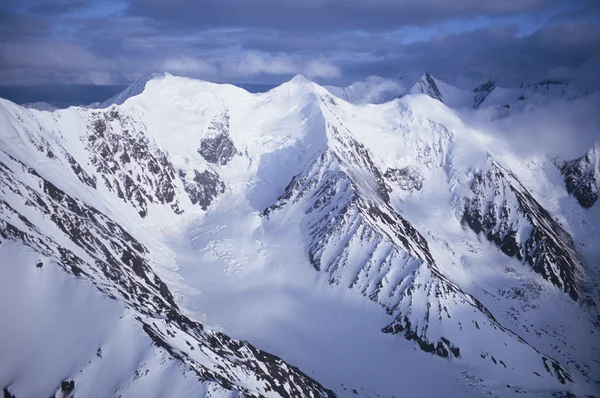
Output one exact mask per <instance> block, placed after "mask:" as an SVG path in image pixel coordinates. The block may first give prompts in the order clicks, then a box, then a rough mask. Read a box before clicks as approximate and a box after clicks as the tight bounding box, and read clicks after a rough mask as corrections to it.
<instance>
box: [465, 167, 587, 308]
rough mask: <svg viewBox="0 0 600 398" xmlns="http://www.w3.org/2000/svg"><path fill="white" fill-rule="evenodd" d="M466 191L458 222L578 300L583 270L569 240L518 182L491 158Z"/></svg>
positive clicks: (556, 223)
mask: <svg viewBox="0 0 600 398" xmlns="http://www.w3.org/2000/svg"><path fill="white" fill-rule="evenodd" d="M471 190H472V196H471V197H468V198H466V200H465V209H464V213H463V222H464V223H465V224H466V225H468V226H469V227H470V228H471V229H472V230H473V231H474V232H475V233H483V234H484V235H485V236H486V238H487V239H488V240H490V241H492V242H494V244H496V245H497V246H498V247H499V248H500V250H502V252H503V253H505V254H506V255H507V256H511V257H512V256H516V257H517V258H518V259H519V260H520V261H524V262H527V263H528V264H529V265H530V266H531V267H532V268H533V270H534V271H535V272H537V273H539V274H541V275H542V276H543V277H544V278H545V279H547V280H549V281H550V282H552V283H553V284H554V285H556V286H557V287H559V288H560V289H562V290H564V291H565V292H566V293H568V294H569V296H570V297H571V298H572V299H573V300H577V298H578V297H579V290H580V286H579V285H580V283H581V280H582V279H583V270H582V266H581V263H580V259H579V256H578V254H577V252H576V250H575V245H574V242H573V239H572V238H571V236H570V235H569V234H568V233H567V232H566V231H565V230H564V229H563V228H562V227H561V226H560V225H559V223H558V222H557V221H556V220H555V219H554V218H553V217H552V216H551V215H550V214H549V213H548V212H547V211H546V210H545V209H544V208H543V207H542V206H541V205H540V204H539V203H538V202H537V201H536V200H535V199H534V198H533V196H532V195H531V193H530V192H529V191H527V189H526V188H525V187H524V186H523V185H522V184H521V183H520V182H519V180H518V179H517V177H516V176H515V175H514V174H513V173H511V172H510V171H509V170H506V168H504V167H502V166H501V165H500V164H499V163H497V162H496V161H494V160H493V159H492V160H490V168H489V170H488V171H479V172H477V173H475V175H474V178H473V182H472V184H471Z"/></svg>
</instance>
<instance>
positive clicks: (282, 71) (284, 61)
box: [224, 51, 298, 76]
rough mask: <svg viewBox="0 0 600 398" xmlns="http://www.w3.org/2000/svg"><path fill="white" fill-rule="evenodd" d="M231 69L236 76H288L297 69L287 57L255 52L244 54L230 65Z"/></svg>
mask: <svg viewBox="0 0 600 398" xmlns="http://www.w3.org/2000/svg"><path fill="white" fill-rule="evenodd" d="M224 69H228V68H224ZM231 69H232V70H233V72H235V73H236V74H239V75H243V76H252V75H259V74H267V75H289V74H295V73H297V72H298V67H297V66H296V65H295V64H294V62H293V61H292V59H291V58H290V57H288V56H287V55H274V56H273V55H265V54H261V53H258V52H255V51H252V52H248V53H246V54H245V56H244V57H243V58H242V59H240V60H239V61H238V62H236V63H235V64H234V65H232V67H231Z"/></svg>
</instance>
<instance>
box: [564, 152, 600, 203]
mask: <svg viewBox="0 0 600 398" xmlns="http://www.w3.org/2000/svg"><path fill="white" fill-rule="evenodd" d="M598 148H599V147H598V146H595V147H593V148H592V149H590V150H589V152H588V153H586V154H585V155H584V156H582V157H580V158H577V159H574V160H570V161H566V162H563V163H562V165H559V168H560V171H561V173H562V175H563V176H564V179H565V184H566V186H567V191H568V192H569V193H570V194H571V195H573V196H574V197H575V199H577V201H578V202H579V204H580V205H581V206H582V207H585V208H587V209H589V208H590V207H592V206H593V205H594V204H595V203H596V201H597V200H598V196H599V195H600V166H599V164H600V149H598Z"/></svg>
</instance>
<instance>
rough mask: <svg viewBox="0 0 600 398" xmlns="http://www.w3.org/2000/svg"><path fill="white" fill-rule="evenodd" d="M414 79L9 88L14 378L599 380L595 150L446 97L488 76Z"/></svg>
mask: <svg viewBox="0 0 600 398" xmlns="http://www.w3.org/2000/svg"><path fill="white" fill-rule="evenodd" d="M374 87H375V88H374ZM409 87H411V88H410V89H408V88H406V87H404V86H401V85H400V84H398V85H396V86H390V85H388V84H387V83H386V82H385V81H384V80H383V79H375V78H373V79H370V80H368V81H367V82H366V83H365V84H363V85H361V84H357V85H353V86H350V88H331V87H328V88H323V87H320V86H318V85H316V84H314V83H312V82H310V81H308V80H307V79H305V78H303V77H302V76H297V77H295V78H294V79H292V80H291V81H290V82H287V83H285V84H283V85H281V86H279V87H276V88H274V89H272V90H270V91H268V92H266V93H262V94H250V93H248V92H246V91H245V90H243V89H240V88H238V87H235V86H230V85H218V84H212V83H207V82H203V81H198V80H191V79H186V78H179V77H173V76H171V75H151V76H149V77H148V78H145V79H143V80H141V81H138V82H136V83H135V84H134V85H132V86H131V87H130V88H129V89H127V90H126V91H125V92H123V93H122V94H120V95H117V96H116V97H114V98H113V99H111V100H109V101H108V102H106V103H104V104H102V105H101V106H100V107H98V108H83V107H71V108H68V109H64V110H55V111H53V112H47V111H39V110H36V109H31V108H24V107H20V106H18V105H15V104H13V103H11V102H9V101H5V100H0V181H1V182H2V183H1V184H0V239H1V242H0V252H1V258H3V261H2V266H1V267H0V273H1V275H2V277H1V278H0V291H1V293H0V294H1V295H2V300H0V310H1V312H0V316H1V318H2V319H0V387H2V388H4V394H5V395H6V396H16V397H34V396H40V395H45V396H50V395H53V394H54V395H55V396H71V395H73V394H75V395H76V396H123V397H126V396H132V397H133V396H157V397H158V396H165V395H170V396H202V397H204V396H205V397H217V396H219V397H220V396H222V397H234V396H247V397H263V396H265V397H269V396H273V397H275V396H283V397H332V396H340V397H346V396H348V397H351V396H352V397H353V396H361V397H399V396H404V395H408V396H442V395H444V396H448V395H450V396H469V395H473V396H476V395H479V394H491V395H493V396H513V395H514V394H516V393H526V394H529V395H536V394H537V395H539V396H548V395H552V394H567V393H569V392H573V393H576V394H597V393H598V391H599V389H600V366H599V365H598V363H599V361H600V345H599V343H598V339H597V338H596V335H597V334H598V333H600V329H599V327H600V318H599V317H598V310H597V304H598V297H599V286H598V281H599V278H598V274H599V271H600V270H599V268H598V260H599V259H600V253H598V249H597V248H596V246H597V245H594V244H593V242H595V241H597V239H598V237H600V231H599V230H598V228H600V227H599V225H600V223H598V221H600V210H599V209H598V205H597V203H594V202H595V201H594V202H591V204H590V202H589V201H584V202H583V203H582V205H584V203H585V204H586V205H585V206H584V207H585V209H584V208H582V207H581V206H579V204H578V203H577V201H575V199H573V200H570V196H569V194H570V193H572V194H573V195H574V196H575V198H577V200H579V202H581V199H580V196H581V195H583V197H584V198H589V197H590V195H592V196H593V193H591V194H590V193H588V191H590V192H591V191H593V189H596V188H597V184H596V185H593V182H596V183H597V177H598V157H597V156H596V155H594V154H597V150H596V152H593V151H590V153H591V155H590V153H588V154H587V155H586V156H584V157H583V158H581V159H576V160H573V161H571V162H565V163H564V164H563V163H558V161H555V163H556V164H558V167H560V170H559V168H558V167H556V166H555V165H554V164H555V163H553V162H552V161H550V162H547V161H546V160H547V159H549V158H548V157H547V156H546V155H543V157H537V158H536V157H533V158H527V159H524V158H523V157H522V156H520V155H518V154H517V153H513V152H512V151H511V150H510V148H509V147H508V146H507V145H505V144H504V141H503V137H498V136H495V135H494V136H492V135H490V134H487V133H486V132H485V131H480V130H479V129H476V128H474V127H473V126H471V125H470V124H469V123H468V121H467V120H464V119H463V117H462V116H461V115H462V113H460V112H456V111H455V110H453V109H452V107H464V106H468V107H473V108H479V109H481V108H482V107H483V106H484V105H485V104H486V102H487V101H488V100H489V101H490V103H491V100H490V98H492V97H493V96H494V95H495V93H496V94H497V90H499V88H498V87H496V84H495V82H494V81H490V82H488V83H486V84H484V85H482V86H480V87H479V88H477V89H475V90H474V91H472V92H468V91H465V90H460V89H458V88H456V87H453V86H451V85H447V84H445V83H443V82H441V81H439V80H437V79H436V78H434V77H432V76H431V75H429V74H425V75H424V76H423V77H421V78H420V79H418V80H417V82H416V83H414V84H412V85H410V86H409ZM377 90H378V91H377ZM375 92H377V93H378V94H377V95H374V94H373V93H375ZM400 93H401V94H400ZM422 94H426V95H422ZM512 94H514V93H512V92H511V96H512ZM506 98H508V97H507V96H502V99H503V100H504V99H506ZM511 98H512V97H511ZM518 98H519V97H518V96H517V97H516V98H514V99H513V100H512V101H513V102H510V103H509V104H515V103H518V102H519V100H518ZM577 98H579V97H577ZM572 99H573V98H571V97H569V98H565V100H572ZM366 103H369V104H367V105H365V104H366ZM534 105H535V106H543V103H535V104H533V103H532V104H531V106H534ZM490 106H491V105H490ZM473 112H476V111H473ZM540 156H541V155H540ZM594 156H595V157H594ZM594 167H595V169H594ZM594 170H595V172H596V174H594ZM561 173H562V175H561ZM590 173H591V174H590ZM590 175H591V177H590ZM594 176H595V177H596V179H595V180H594ZM556 177H558V178H556ZM563 178H564V180H563ZM582 179H585V181H582ZM594 187H595V188H594ZM594 192H595V194H596V196H595V197H596V198H597V194H598V192H597V189H596V191H594ZM559 197H560V198H564V200H561V201H554V200H553V199H554V198H559ZM587 204H589V206H587ZM65 352H66V353H67V354H65ZM32 363H35V364H36V365H35V366H31V364H32ZM47 369H51V370H47ZM432 379H434V380H435V382H434V383H433V382H431V380H432Z"/></svg>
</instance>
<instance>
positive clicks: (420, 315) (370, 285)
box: [264, 101, 571, 383]
mask: <svg viewBox="0 0 600 398" xmlns="http://www.w3.org/2000/svg"><path fill="white" fill-rule="evenodd" d="M323 104H324V106H325V107H327V101H323ZM328 135H329V137H330V148H331V149H330V150H328V151H327V152H325V153H324V154H322V155H321V156H320V157H319V158H318V159H317V160H316V161H315V162H314V163H313V165H312V166H311V167H310V169H309V171H307V172H306V173H305V174H303V175H300V176H296V177H294V179H293V180H292V181H291V183H290V184H289V185H288V187H287V189H286V192H285V193H284V194H283V195H282V196H281V197H280V198H279V200H278V201H277V203H276V204H275V205H273V206H271V207H269V208H267V209H266V210H265V212H264V214H265V215H266V216H268V217H269V218H271V219H274V220H273V221H272V222H281V221H280V219H294V218H296V217H297V216H295V214H304V216H303V217H302V225H303V227H302V228H305V229H306V230H307V233H306V235H308V236H309V237H310V238H309V240H308V242H307V246H308V256H309V258H310V261H311V263H312V264H313V266H314V267H315V269H316V270H318V271H322V272H325V273H327V274H328V275H329V277H328V278H329V283H330V284H334V285H340V284H341V285H344V286H347V287H348V288H350V289H356V290H359V291H360V293H361V294H362V295H363V296H365V297H368V298H369V299H371V300H373V301H375V302H377V303H378V304H380V305H381V306H382V307H383V308H384V309H385V311H386V312H387V313H388V314H390V315H392V316H393V317H395V318H396V321H394V322H393V323H392V324H390V325H389V326H387V327H385V328H384V329H383V331H384V332H386V333H392V334H398V333H402V334H403V335H404V337H405V338H406V339H407V340H414V341H416V342H417V343H418V347H419V348H420V349H421V350H423V351H425V352H428V353H433V354H436V355H438V356H441V357H444V358H456V359H464V360H467V361H474V360H475V361H481V360H482V359H483V360H484V361H485V360H486V358H488V357H489V358H493V363H494V364H499V365H500V366H503V367H504V368H505V369H506V368H507V367H510V368H511V369H515V368H517V367H518V366H519V365H518V364H516V363H513V362H512V361H511V360H509V359H508V358H506V357H505V356H503V355H502V354H501V351H502V350H500V351H495V350H492V351H488V350H490V347H483V346H477V345H475V344H474V343H473V340H472V339H473V334H478V333H481V334H483V335H486V336H490V335H495V336H496V337H494V339H496V340H498V341H503V342H504V344H505V347H508V346H510V347H511V349H513V347H514V346H515V345H516V346H519V345H524V346H525V347H526V348H521V349H519V350H521V352H523V351H525V352H528V353H529V354H528V355H529V357H528V358H529V359H528V366H529V367H531V366H533V367H534V368H535V369H536V371H535V372H534V373H530V375H531V377H536V376H535V374H538V375H540V374H546V375H549V376H550V377H556V378H557V380H559V381H560V382H561V383H566V382H568V381H570V380H571V377H570V375H569V373H568V371H566V370H565V369H564V368H563V367H562V366H561V365H560V364H559V363H558V362H556V361H554V360H552V359H550V358H548V357H547V356H544V355H542V354H540V353H539V351H537V350H535V349H533V348H532V347H530V346H528V345H527V343H525V342H524V341H523V340H522V339H521V338H520V337H518V336H516V335H515V334H514V333H513V332H511V331H509V330H506V329H505V328H503V327H502V326H501V325H499V324H498V322H497V320H496V319H495V318H494V316H493V315H492V314H491V313H490V312H489V310H487V309H486V308H485V307H484V306H483V305H482V304H481V303H480V302H479V301H478V300H477V299H475V298H474V297H472V296H470V295H468V294H465V293H464V292H463V291H461V289H460V288H459V287H458V286H457V285H455V284H454V283H452V282H451V281H449V280H448V279H447V278H446V277H445V276H444V275H443V274H442V273H441V272H440V270H439V269H438V267H437V265H436V263H435V260H434V259H433V257H432V254H431V252H430V251H429V248H428V245H427V241H426V240H425V239H424V238H423V236H422V235H421V234H419V232H417V231H416V230H415V229H414V227H413V226H412V225H411V224H410V223H409V222H408V221H406V220H405V219H403V218H402V217H401V216H400V215H399V214H397V213H396V212H395V211H394V210H393V208H392V205H391V203H390V197H389V193H388V192H389V191H390V190H389V188H388V187H387V184H386V183H385V181H384V180H383V177H382V175H381V173H380V172H379V170H378V169H377V168H376V166H375V165H374V164H373V161H372V160H371V158H370V155H369V153H368V151H367V150H366V149H365V148H364V147H363V146H362V145H361V144H360V143H358V142H356V141H355V140H354V139H353V138H352V137H351V133H350V131H348V130H346V129H345V127H343V126H342V125H340V126H339V127H337V126H335V125H334V124H329V125H328ZM280 213H281V214H280ZM472 311H474V312H475V315H473V316H472V317H470V318H469V319H464V318H462V317H461V316H460V315H457V314H461V313H463V312H472ZM455 317H458V319H456V318H455ZM463 327H464V330H463ZM466 330H469V332H466ZM465 336H470V337H469V339H470V340H468V341H467V340H463V338H464V337H465ZM497 358H501V359H498V360H497ZM523 358H524V357H521V360H523ZM484 366H485V365H484Z"/></svg>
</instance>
